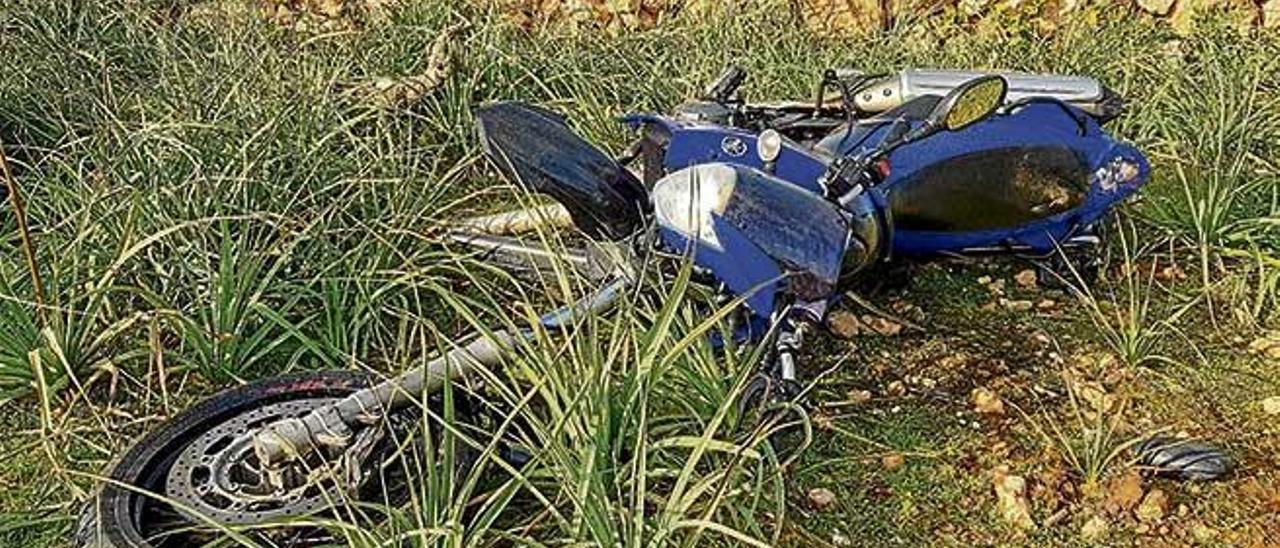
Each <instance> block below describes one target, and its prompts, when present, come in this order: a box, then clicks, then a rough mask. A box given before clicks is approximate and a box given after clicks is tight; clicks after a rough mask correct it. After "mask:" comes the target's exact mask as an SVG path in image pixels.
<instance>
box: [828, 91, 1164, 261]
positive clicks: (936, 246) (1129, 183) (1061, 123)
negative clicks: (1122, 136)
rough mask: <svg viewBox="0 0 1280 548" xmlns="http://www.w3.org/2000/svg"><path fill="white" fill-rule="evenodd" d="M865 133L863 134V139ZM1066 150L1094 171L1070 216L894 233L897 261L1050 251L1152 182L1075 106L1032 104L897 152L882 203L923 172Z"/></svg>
mask: <svg viewBox="0 0 1280 548" xmlns="http://www.w3.org/2000/svg"><path fill="white" fill-rule="evenodd" d="M885 131H887V127H886V126H881V127H879V128H876V129H874V130H872V131H868V132H855V133H854V135H853V138H851V139H848V140H847V142H845V143H841V146H840V147H839V148H838V149H837V151H838V152H839V153H840V154H851V153H855V152H857V150H858V149H859V148H860V147H870V146H874V145H875V144H877V143H879V142H880V139H881V138H882V137H883V133H884V132H885ZM859 133H861V134H859ZM1042 145H1043V146H1046V147H1067V148H1069V149H1070V150H1071V151H1073V152H1074V153H1075V155H1076V156H1077V157H1078V158H1079V159H1080V161H1081V162H1082V163H1083V164H1084V166H1085V167H1087V168H1088V173H1089V175H1088V177H1089V180H1088V183H1087V185H1088V189H1087V193H1086V195H1085V197H1084V200H1083V203H1081V204H1080V205H1079V206H1077V207H1074V208H1072V209H1070V210H1067V211H1064V212H1061V213H1058V214H1055V215H1050V216H1047V217H1044V218H1041V219H1037V220H1034V221H1031V222H1027V223H1023V224H1019V225H1016V226H1012V227H1005V228H999V229H991V230H970V231H922V230H907V229H903V228H901V227H895V230H894V235H893V252H894V253H895V254H898V255H932V254H937V253H939V252H958V251H964V250H967V249H972V248H987V247H1003V246H1025V247H1029V248H1031V249H1032V250H1035V251H1041V252H1047V251H1052V250H1053V249H1054V245H1055V243H1054V242H1060V241H1062V240H1064V239H1066V238H1069V237H1071V236H1073V235H1076V234H1077V233H1079V232H1080V231H1082V230H1083V229H1085V228H1087V227H1089V226H1090V225H1091V224H1093V223H1094V222H1095V221H1097V220H1098V219H1099V218H1100V217H1102V215H1103V214H1105V213H1106V212H1107V210H1108V209H1109V208H1111V207H1112V206H1113V205H1115V203H1116V202H1118V201H1120V200H1122V199H1124V198H1125V197H1127V196H1129V195H1130V194H1132V193H1133V192H1134V191H1136V190H1137V189H1138V187H1140V186H1141V185H1142V184H1143V183H1145V182H1146V181H1147V179H1148V177H1149V175H1150V166H1149V165H1148V163H1147V160H1146V158H1145V157H1143V155H1142V154H1141V153H1140V152H1138V150H1137V149H1134V148H1133V147H1131V146H1128V145H1125V144H1123V143H1119V142H1116V141H1115V140H1113V139H1111V138H1110V137H1109V136H1107V135H1106V134H1105V133H1103V132H1102V129H1101V128H1100V127H1099V125H1098V124H1097V122H1096V121H1094V119H1093V118H1090V117H1089V116H1087V115H1084V113H1083V112H1081V111H1079V110H1075V109H1074V107H1070V106H1069V105H1063V104H1061V103H1056V102H1038V103H1031V104H1029V105H1027V106H1025V107H1022V108H1020V109H1017V110H1016V111H1014V112H1013V113H1010V114H1005V115H999V116H995V117H992V118H990V119H988V120H986V121H984V122H981V123H978V124H975V125H973V126H970V127H969V128H966V129H965V130H963V131H960V132H955V133H946V132H944V133H940V134H937V135H935V136H933V137H930V138H927V139H924V140H922V141H919V142H917V143H913V144H910V145H906V146H904V147H902V148H900V149H898V150H896V151H894V152H893V153H892V154H891V155H890V157H889V164H890V175H889V177H888V178H886V180H885V181H884V182H883V183H882V184H880V185H878V186H876V187H875V188H874V192H876V193H877V194H878V195H879V196H880V198H881V199H880V200H879V201H881V202H888V201H889V197H890V196H891V194H892V193H893V192H894V191H895V190H897V189H898V188H900V187H901V185H903V184H904V183H905V182H907V181H910V180H911V179H912V178H913V177H916V176H917V175H918V174H919V173H920V172H921V170H924V169H926V168H928V167H930V166H934V165H937V164H940V163H942V162H946V161H948V160H951V159H954V158H958V157H962V156H965V155H969V154H973V153H976V152H981V151H984V150H997V149H1018V148H1031V147H1036V146H1042Z"/></svg>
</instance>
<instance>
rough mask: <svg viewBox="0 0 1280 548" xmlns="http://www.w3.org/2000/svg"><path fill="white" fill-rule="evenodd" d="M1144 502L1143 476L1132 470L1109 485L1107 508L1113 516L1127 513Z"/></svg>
mask: <svg viewBox="0 0 1280 548" xmlns="http://www.w3.org/2000/svg"><path fill="white" fill-rule="evenodd" d="M1141 500H1142V475H1141V474H1140V473H1139V472H1138V471H1137V470H1135V469H1130V470H1129V471H1127V472H1125V474H1124V475H1123V476H1121V477H1119V478H1116V479H1114V480H1111V482H1110V483H1109V484H1107V502H1106V508H1107V510H1108V511H1110V512H1111V513H1113V514H1122V513H1126V512H1128V511H1129V510H1132V509H1133V507H1134V506H1137V505H1138V502H1140V501H1141Z"/></svg>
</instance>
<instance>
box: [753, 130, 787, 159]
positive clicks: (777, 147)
mask: <svg viewBox="0 0 1280 548" xmlns="http://www.w3.org/2000/svg"><path fill="white" fill-rule="evenodd" d="M756 153H757V154H759V155H760V159H761V160H763V161H764V163H766V164H768V163H771V162H773V161H774V160H777V159H778V155H779V154H781V153H782V135H781V134H780V133H778V132H777V131H775V130H772V129H766V130H764V131H763V132H761V133H760V136H759V137H757V138H756Z"/></svg>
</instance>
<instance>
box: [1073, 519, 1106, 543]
mask: <svg viewBox="0 0 1280 548" xmlns="http://www.w3.org/2000/svg"><path fill="white" fill-rule="evenodd" d="M1108 528H1109V525H1108V524H1107V520H1106V519H1103V517H1102V516H1093V517H1092V518H1089V521H1086V522H1084V527H1081V528H1080V538H1081V539H1083V540H1084V541H1085V542H1088V543H1090V544H1093V543H1096V542H1098V541H1101V540H1102V539H1104V538H1106V536H1107V529H1108Z"/></svg>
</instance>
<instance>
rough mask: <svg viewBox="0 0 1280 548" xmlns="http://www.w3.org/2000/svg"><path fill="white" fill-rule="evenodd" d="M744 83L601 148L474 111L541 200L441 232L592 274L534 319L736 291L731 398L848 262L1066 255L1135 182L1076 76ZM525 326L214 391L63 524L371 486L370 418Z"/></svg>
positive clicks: (450, 377)
mask: <svg viewBox="0 0 1280 548" xmlns="http://www.w3.org/2000/svg"><path fill="white" fill-rule="evenodd" d="M744 78H745V73H744V72H743V71H741V70H740V69H736V68H732V67H731V68H730V69H729V70H728V71H726V72H725V73H724V74H723V75H722V76H721V77H720V78H719V79H717V80H716V82H714V83H713V84H712V85H711V86H710V87H709V88H708V90H707V92H706V93H705V97H704V98H703V99H701V100H699V101H694V102H691V103H687V104H685V105H682V106H681V107H680V108H679V109H677V110H676V112H675V113H674V114H672V115H670V116H662V115H650V114H643V115H632V116H627V117H625V118H624V119H623V121H624V122H626V123H627V124H629V125H630V126H631V127H632V128H634V129H635V130H636V131H637V134H638V136H639V137H638V139H637V140H636V142H635V143H634V145H633V146H631V147H629V148H628V149H627V150H626V152H625V153H623V154H622V156H621V158H617V159H615V158H611V157H610V156H608V155H606V154H604V153H603V152H601V151H600V150H599V149H597V148H596V147H594V146H592V145H590V144H589V143H587V142H586V141H584V140H583V139H581V138H579V137H578V136H576V135H575V134H574V133H573V132H572V131H571V130H570V129H569V126H568V125H567V124H566V122H565V120H564V119H563V118H562V117H560V116H559V115H557V114H555V113H553V112H550V111H548V110H544V109H542V108H539V107H533V106H529V105H524V104H519V103H497V104H492V105H487V106H483V107H480V108H478V109H477V110H476V112H475V116H476V119H477V125H478V129H479V135H480V141H481V144H482V146H483V147H484V149H485V152H486V153H487V155H488V156H489V158H490V160H491V161H492V163H493V164H494V165H495V166H496V167H497V169H498V171H499V172H500V173H501V174H502V175H503V176H504V177H505V178H506V179H508V180H510V181H512V182H517V183H519V184H522V185H524V186H526V187H527V188H529V189H531V190H534V191H537V192H541V193H544V194H548V195H550V196H551V197H552V198H554V199H555V201H556V202H557V203H558V205H557V206H555V207H551V208H541V209H540V210H538V212H537V214H536V215H532V216H530V215H529V214H527V213H528V212H526V214H515V215H506V216H495V217H489V218H485V219H481V220H478V221H474V220H473V221H472V222H468V223H463V224H464V226H465V227H467V229H466V230H458V231H457V232H456V233H454V234H453V235H452V238H453V240H454V241H456V242H459V243H463V244H467V245H469V246H473V247H477V248H480V249H483V250H485V252H487V253H489V254H490V256H491V257H492V258H493V259H494V260H503V261H510V262H511V263H512V264H518V265H521V266H522V267H527V268H531V269H537V268H539V267H540V266H545V264H546V262H547V261H548V260H558V261H563V262H565V263H567V264H571V265H574V266H575V267H577V268H578V269H579V270H580V271H581V273H582V274H583V275H584V276H585V277H587V278H588V279H591V280H594V281H595V282H596V283H597V284H598V288H599V289H598V290H596V291H594V292H593V293H591V294H589V295H588V296H587V297H586V298H584V299H582V300H581V301H579V302H577V303H575V304H573V305H571V306H568V307H565V308H563V309H560V310H557V311H554V312H551V313H549V314H547V315H546V316H544V317H543V318H542V319H541V322H542V324H543V325H544V326H546V327H547V328H549V329H555V328H558V327H560V326H563V325H565V323H566V322H570V321H573V320H574V318H579V317H581V315H583V314H602V313H605V312H606V311H607V310H608V309H609V308H610V307H611V306H612V305H613V304H614V303H615V302H616V301H617V299H618V298H619V296H620V295H621V294H623V293H624V292H625V291H626V290H627V289H628V288H630V287H633V286H634V285H635V284H637V283H638V276H637V274H636V267H635V265H636V261H637V257H641V256H644V255H646V254H648V253H651V252H659V253H662V254H664V255H665V256H668V257H674V258H676V259H678V260H677V261H675V262H677V263H681V264H685V265H689V264H690V263H692V264H691V266H690V268H692V269H693V271H694V274H695V276H696V278H697V279H699V280H701V281H703V282H705V283H706V284H708V285H709V286H710V287H713V288H716V289H718V290H719V291H721V292H722V294H724V295H726V296H730V297H736V298H739V299H741V302H742V307H741V312H742V314H743V316H744V317H745V320H744V321H743V322H741V325H740V328H739V329H738V330H737V331H735V332H734V333H733V336H734V337H735V338H737V339H739V340H741V341H745V342H749V343H756V344H763V345H767V347H768V348H769V349H770V351H769V352H768V353H767V359H765V360H764V363H763V365H762V366H761V368H760V370H759V372H758V373H757V374H756V375H755V377H754V378H753V380H752V382H751V383H750V385H749V386H748V388H747V390H746V391H745V395H744V396H743V402H744V405H755V404H759V403H761V402H770V401H777V400H785V399H788V398H792V397H794V396H795V395H796V394H797V392H798V388H799V384H798V382H799V380H798V371H799V369H800V368H799V367H798V365H797V363H796V361H797V356H798V354H797V353H798V351H799V348H800V345H801V344H802V343H803V341H804V338H805V335H806V333H808V332H810V331H812V330H813V329H814V328H815V327H816V326H821V325H822V322H823V321H824V319H825V317H826V315H827V310H828V309H829V308H830V306H831V305H832V304H833V303H834V302H835V300H836V299H837V298H838V297H839V295H840V294H841V293H842V292H843V290H844V289H846V288H848V287H850V286H851V285H850V284H853V283H856V282H858V280H860V279H861V278H864V277H866V276H867V275H868V272H872V271H874V270H875V269H877V268H881V267H882V266H883V265H885V264H887V263H890V262H893V261H898V260H903V259H911V258H928V257H936V256H947V255H967V254H980V253H1010V254H1018V255H1022V256H1026V257H1030V258H1033V259H1036V260H1040V261H1041V262H1043V263H1045V264H1046V265H1049V266H1048V267H1046V268H1047V270H1048V271H1049V272H1051V273H1052V272H1055V267H1053V265H1052V263H1053V262H1054V261H1055V260H1065V261H1067V266H1069V267H1070V268H1071V269H1073V270H1079V269H1081V268H1082V267H1083V266H1084V265H1086V263H1087V262H1088V257H1089V254H1090V253H1091V251H1092V250H1093V249H1094V248H1096V246H1097V244H1098V243H1099V238H1098V235H1097V230H1096V229H1097V227H1098V226H1099V225H1100V224H1101V223H1102V221H1103V220H1104V218H1105V217H1106V215H1107V214H1108V213H1109V212H1110V211H1111V210H1112V209H1113V208H1114V207H1115V206H1116V205H1117V204H1119V203H1120V202H1121V201H1122V200H1123V199H1124V198H1126V197H1127V196H1130V195H1132V194H1133V193H1134V192H1135V191H1137V190H1138V188H1139V187H1141V186H1142V185H1143V184H1144V183H1145V182H1146V180H1147V178H1148V173H1149V168H1148V164H1147V161H1146V159H1145V158H1144V157H1143V155H1142V154H1141V153H1140V152H1139V151H1138V150H1136V149H1135V148H1133V147H1131V146H1129V145H1126V144H1122V143H1119V142H1117V141H1115V140H1114V139H1112V138H1111V137H1109V136H1108V135H1107V134H1106V133H1105V132H1103V130H1102V129H1101V124H1102V123H1103V122H1105V121H1106V120H1107V119H1109V118H1110V117H1113V116H1114V115H1116V114H1117V106H1118V100H1117V98H1116V97H1115V96H1114V94H1111V93H1110V92H1109V91H1107V90H1105V88H1102V86H1100V85H1098V84H1097V83H1096V82H1095V81H1093V80H1090V79H1087V78H1079V77H1049V76H1035V75H1013V74H1010V75H999V74H976V73H961V72H949V71H907V72H904V73H902V74H900V75H897V76H888V77H887V76H885V75H863V74H861V73H856V72H852V71H828V72H827V73H826V74H824V75H823V78H822V81H821V84H820V85H819V87H818V90H817V92H816V94H815V99H814V101H812V102H800V103H779V104H752V103H747V102H745V101H742V100H741V99H740V98H739V94H738V88H739V86H740V85H741V83H742V81H743V79H744ZM831 90H835V93H834V94H830V93H828V92H829V91H831ZM557 219H559V220H562V221H569V222H570V223H571V224H572V226H573V227H574V228H575V229H576V230H577V231H578V232H581V233H582V234H585V235H586V236H588V237H589V238H590V240H591V242H592V244H591V245H589V246H587V247H585V248H583V249H578V250H569V251H567V252H562V253H561V252H555V251H551V250H547V249H541V248H538V247H537V246H530V245H527V244H525V243H524V242H523V240H521V239H519V238H517V237H513V236H511V235H509V234H503V233H504V232H509V231H511V228H512V226H514V225H528V224H537V223H547V222H551V223H554V222H555V221H556V220H557ZM479 228H486V230H485V231H483V232H482V231H479V230H478V229H479ZM486 232H487V233H486ZM556 254H558V255H559V257H552V255H556ZM1057 272H1059V273H1060V268H1059V269H1058V270H1057ZM526 336H527V334H526V333H522V332H518V331H517V332H505V331H497V332H491V333H487V334H485V335H483V336H477V337H475V338H473V339H471V340H470V341H469V342H467V343H465V344H460V345H458V346H457V347H456V348H454V349H453V350H452V351H450V352H448V353H446V354H444V355H442V356H439V357H438V358H436V359H435V360H433V361H431V362H430V363H429V364H427V365H426V366H424V367H422V368H418V369H415V370H413V371H409V372H406V373H404V374H403V375H401V376H400V377H398V378H395V379H391V380H387V381H384V382H380V383H371V382H370V381H369V379H368V378H366V377H364V376H361V375H358V374H355V373H348V372H319V373H307V374H301V375H295V376H289V377H276V378H270V379H265V380H261V381H258V382H255V383H251V384H248V385H245V386H242V387H238V388H234V389H231V390H228V391H226V392H223V393H221V394H218V395H215V396H213V397H211V398H209V399H208V400H206V401H204V402H202V403H201V404H199V405H197V406H195V407H193V408H191V409H189V410H187V411H185V412H183V413H181V414H179V415H178V416H176V417H174V418H172V419H171V420H169V421H167V422H166V423H164V424H162V425H160V426H159V427H158V428H156V429H155V430H154V431H153V432H151V433H150V434H148V435H147V436H145V437H144V438H143V439H142V440H140V441H139V442H137V443H136V444H135V445H134V446H133V447H132V448H131V449H129V450H128V452H127V453H126V454H125V455H124V456H123V457H122V458H121V459H120V460H119V461H118V463H117V464H116V465H114V467H113V468H112V469H111V470H110V471H109V473H108V477H109V478H110V481H108V482H107V483H106V484H105V485H104V486H103V488H102V489H101V491H100V492H99V493H98V494H97V495H96V496H95V498H93V499H92V501H91V503H90V504H89V505H88V506H87V508H86V512H85V519H84V520H83V524H82V527H81V530H80V533H79V538H78V542H80V544H81V545H87V546H112V547H124V546H129V547H141V546H168V545H173V546H179V545H188V544H189V543H191V542H194V541H195V540H198V539H199V538H202V537H199V536H197V534H198V533H195V532H191V531H193V530H194V529H195V527H194V526H196V525H204V526H208V525H219V526H247V525H255V524H263V523H267V522H270V521H272V520H279V519H284V518H288V517H296V516H303V515H309V514H313V513H317V512H323V511H325V510H326V508H327V507H328V506H327V504H326V501H327V500H329V499H327V498H326V497H325V493H324V492H320V491H318V490H317V489H315V488H314V483H313V482H311V481H309V475H308V473H307V471H310V470H316V469H323V468H324V467H325V466H326V465H327V464H331V463H334V462H342V463H345V466H343V467H339V468H340V473H339V475H340V476H341V477H342V478H346V479H344V480H342V481H346V482H348V485H347V486H346V487H347V488H348V492H350V493H353V494H354V496H356V497H359V496H360V493H362V492H363V491H362V490H363V489H365V488H366V487H367V486H368V484H370V483H376V482H371V481H370V479H369V478H370V476H371V475H373V474H370V473H368V471H367V470H365V471H363V472H362V471H361V467H362V466H366V467H367V466H371V465H370V464H368V463H370V462H375V463H376V460H377V459H378V458H380V455H383V449H382V448H380V441H379V440H380V439H383V438H381V437H380V436H379V434H378V433H377V432H378V431H379V429H382V428H386V426H385V424H386V423H387V422H388V420H389V419H390V418H391V417H394V415H395V414H396V413H397V412H398V411H400V410H403V409H405V408H406V407H409V406H411V405H412V404H413V402H415V401H421V400H423V399H424V398H425V397H426V396H429V395H430V394H434V393H437V392H440V391H441V389H442V387H443V386H444V385H445V384H446V383H450V382H454V381H457V380H459V379H461V378H464V377H466V376H467V375H468V373H469V372H470V371H472V370H473V369H474V368H476V367H481V366H483V367H497V366H499V365H500V364H501V362H502V357H503V353H504V351H505V350H506V349H510V348H511V347H512V346H513V345H516V344H518V343H519V342H520V341H521V339H522V338H523V337H526ZM511 458H512V459H513V461H518V460H519V458H518V455H512V456H511ZM299 543H301V541H299Z"/></svg>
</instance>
